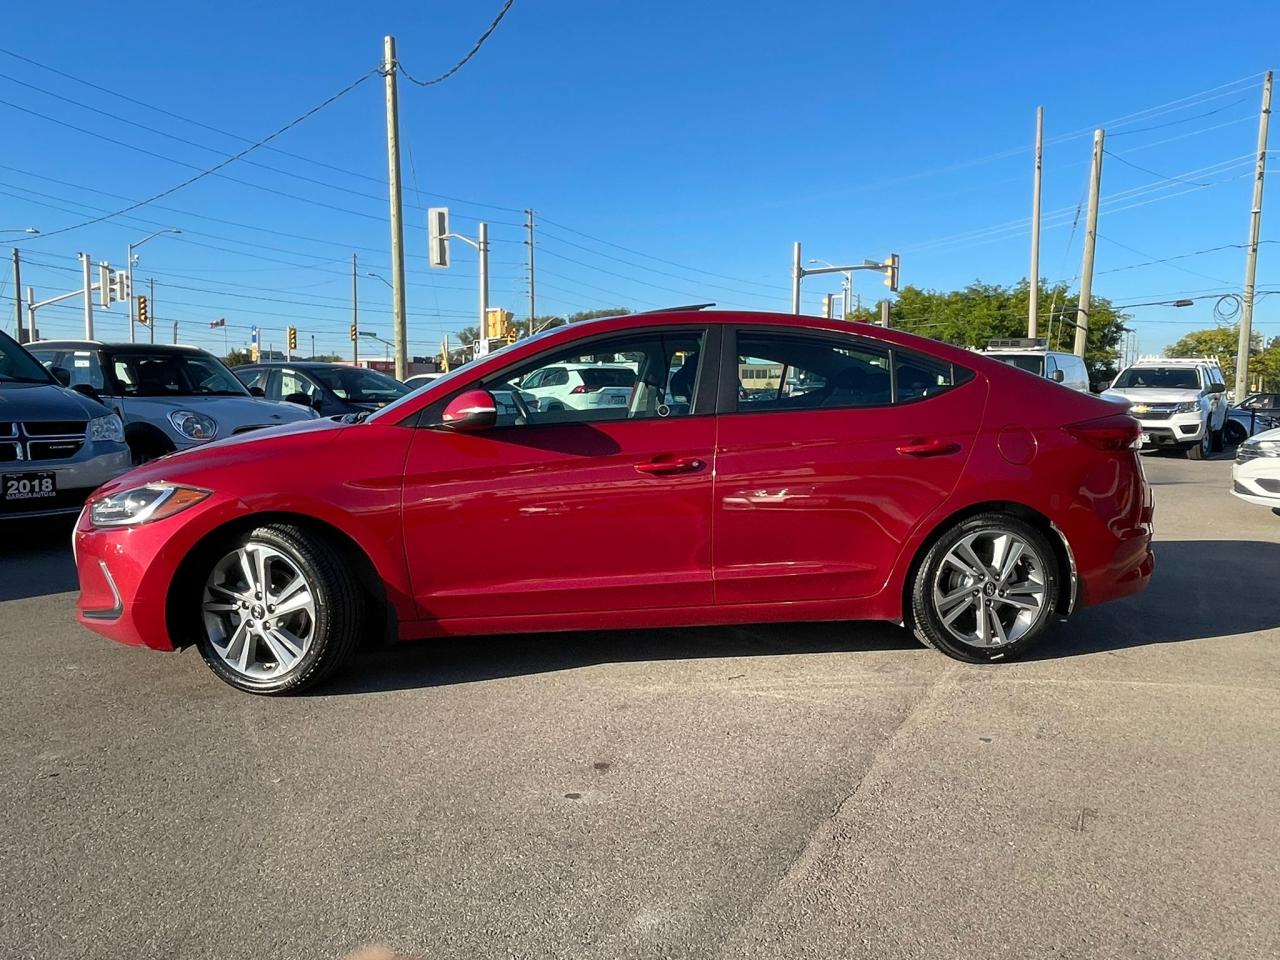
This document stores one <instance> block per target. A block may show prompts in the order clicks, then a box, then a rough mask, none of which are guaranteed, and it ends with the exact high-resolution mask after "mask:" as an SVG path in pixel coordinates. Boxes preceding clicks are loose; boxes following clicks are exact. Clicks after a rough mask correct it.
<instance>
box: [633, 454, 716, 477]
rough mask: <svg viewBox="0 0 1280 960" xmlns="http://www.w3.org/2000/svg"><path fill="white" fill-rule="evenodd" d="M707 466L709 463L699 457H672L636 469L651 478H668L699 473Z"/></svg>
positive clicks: (637, 465) (638, 464)
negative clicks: (680, 474) (681, 474)
mask: <svg viewBox="0 0 1280 960" xmlns="http://www.w3.org/2000/svg"><path fill="white" fill-rule="evenodd" d="M706 465H707V462H706V461H705V460H701V459H699V458H698V457H672V458H670V459H668V460H650V461H649V462H648V463H637V464H636V469H637V470H639V471H640V472H641V473H647V474H649V476H651V477H667V476H671V475H673V474H677V473H697V472H698V471H699V470H701V469H702V468H703V467H705V466H706Z"/></svg>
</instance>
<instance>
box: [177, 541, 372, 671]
mask: <svg viewBox="0 0 1280 960" xmlns="http://www.w3.org/2000/svg"><path fill="white" fill-rule="evenodd" d="M215 556H216V557H217V559H216V560H215V561H214V562H213V563H212V565H211V566H210V567H209V569H208V572H207V574H206V576H205V580H204V587H203V590H202V592H201V595H200V621H201V629H200V630H199V633H198V646H199V648H200V653H201V655H202V656H203V657H204V659H205V662H206V663H207V664H208V665H209V668H210V669H211V670H213V672H214V673H215V674H217V675H218V677H219V678H220V679H222V680H224V681H226V682H227V683H229V684H231V686H233V687H238V688H239V689H241V690H247V691H249V692H251V693H262V694H283V693H296V692H298V691H300V690H303V689H305V688H307V687H309V686H311V685H313V684H315V683H318V682H319V681H321V680H323V679H324V678H325V677H327V676H329V675H330V674H331V673H332V672H333V671H334V670H336V669H337V668H338V667H340V666H341V665H342V664H343V662H345V661H346V660H347V659H348V658H349V657H350V655H351V653H352V651H353V650H354V649H355V647H356V644H357V641H358V639H359V635H360V623H361V613H362V608H363V602H362V601H363V597H362V594H361V592H360V589H359V585H358V583H357V582H356V580H355V578H354V577H353V576H352V574H351V571H350V568H349V565H348V564H347V563H346V562H345V560H344V558H343V557H342V555H341V553H340V552H339V551H338V550H337V549H336V548H335V546H334V545H333V544H332V543H331V542H330V541H329V540H328V539H327V538H325V537H323V536H317V535H315V534H312V533H310V532H308V531H304V530H301V529H299V528H297V527H294V526H290V525H285V524H271V525H268V526H262V527H258V528H257V529H255V530H253V531H251V532H250V533H248V534H246V535H244V536H243V537H241V538H239V540H237V541H236V542H235V543H233V544H231V545H229V547H228V548H226V549H224V551H221V552H219V553H217V554H215Z"/></svg>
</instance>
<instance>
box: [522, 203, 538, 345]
mask: <svg viewBox="0 0 1280 960" xmlns="http://www.w3.org/2000/svg"><path fill="white" fill-rule="evenodd" d="M525 215H526V216H527V217H528V218H529V220H528V222H526V223H525V229H527V230H528V231H529V239H528V240H526V241H525V243H527V244H528V245H529V336H531V337H532V336H533V332H534V331H533V325H534V317H536V316H537V315H538V314H537V301H536V299H535V298H534V288H533V210H532V209H529V210H526V211H525Z"/></svg>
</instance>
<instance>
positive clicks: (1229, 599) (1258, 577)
mask: <svg viewBox="0 0 1280 960" xmlns="http://www.w3.org/2000/svg"><path fill="white" fill-rule="evenodd" d="M1155 551H1156V569H1155V574H1154V575H1153V576H1152V578H1151V585H1150V586H1149V587H1147V589H1146V590H1145V591H1143V592H1142V593H1139V594H1137V595H1135V596H1132V597H1127V598H1125V599H1124V600H1120V601H1117V602H1116V603H1109V604H1103V605H1102V606H1098V607H1087V608H1085V609H1084V610H1080V611H1078V612H1077V613H1076V614H1075V615H1074V616H1072V618H1071V619H1070V620H1068V621H1067V622H1066V623H1064V624H1061V625H1060V626H1059V627H1058V629H1057V630H1055V631H1054V632H1053V633H1052V634H1050V635H1049V636H1048V637H1047V638H1046V639H1045V642H1044V643H1043V644H1042V645H1041V646H1040V647H1039V648H1037V649H1036V650H1033V651H1032V652H1031V654H1030V655H1029V656H1028V658H1027V659H1033V660H1053V659H1057V658H1060V657H1076V656H1081V655H1084V654H1091V653H1102V652H1106V651H1114V650H1123V649H1127V648H1130V647H1142V646H1147V645H1149V644H1156V643H1181V642H1185V641H1188V640H1213V639H1215V638H1217V637H1230V636H1236V635H1238V634H1242V633H1253V632H1255V631H1259V630H1274V629H1276V628H1280V603H1277V602H1276V592H1275V589H1274V588H1273V586H1272V582H1273V580H1274V579H1275V577H1276V575H1277V573H1280V543H1271V542H1268V541H1262V540H1166V541H1157V542H1156V544H1155Z"/></svg>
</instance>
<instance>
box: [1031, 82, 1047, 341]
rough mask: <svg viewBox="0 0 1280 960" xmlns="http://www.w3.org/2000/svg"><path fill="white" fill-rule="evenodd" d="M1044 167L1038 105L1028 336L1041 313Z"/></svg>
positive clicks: (1032, 331) (1041, 129) (1041, 118)
mask: <svg viewBox="0 0 1280 960" xmlns="http://www.w3.org/2000/svg"><path fill="white" fill-rule="evenodd" d="M1043 167H1044V107H1036V172H1035V181H1034V184H1035V185H1034V186H1033V187H1032V189H1031V273H1030V274H1029V280H1030V290H1029V291H1028V292H1029V296H1028V298H1027V336H1028V337H1031V338H1032V339H1034V338H1035V336H1036V333H1037V332H1038V327H1039V320H1040V317H1039V314H1040V175H1041V171H1042V169H1043Z"/></svg>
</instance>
